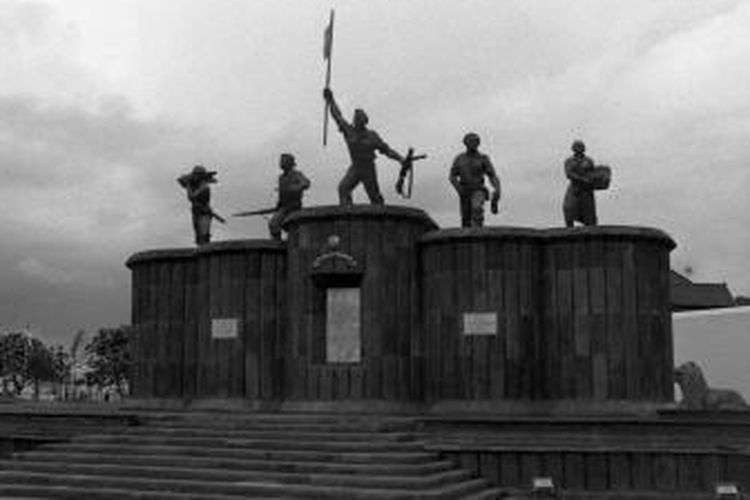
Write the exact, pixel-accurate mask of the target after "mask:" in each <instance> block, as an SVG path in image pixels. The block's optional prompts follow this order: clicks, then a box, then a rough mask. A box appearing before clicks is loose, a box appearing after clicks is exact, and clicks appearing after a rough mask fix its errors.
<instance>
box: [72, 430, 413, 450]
mask: <svg viewBox="0 0 750 500" xmlns="http://www.w3.org/2000/svg"><path fill="white" fill-rule="evenodd" d="M70 442H71V443H97V444H115V443H116V444H123V445H126V444H151V445H166V446H212V447H215V448H219V447H222V448H261V449H274V450H318V451H360V452H366V451H375V452H399V451H401V452H403V451H422V450H423V443H421V442H419V441H410V442H398V441H396V442H380V441H328V440H327V439H325V438H320V439H318V440H301V439H294V438H293V437H290V438H289V439H262V438H258V439H244V438H233V437H220V436H215V437H173V436H158V435H145V436H138V435H128V434H93V435H80V436H75V437H73V438H71V440H70Z"/></svg>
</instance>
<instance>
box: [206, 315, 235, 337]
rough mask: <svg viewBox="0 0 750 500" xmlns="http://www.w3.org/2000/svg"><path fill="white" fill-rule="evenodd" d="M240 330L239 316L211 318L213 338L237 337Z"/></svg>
mask: <svg viewBox="0 0 750 500" xmlns="http://www.w3.org/2000/svg"><path fill="white" fill-rule="evenodd" d="M238 331H239V320H238V319H237V318H215V319H211V338H212V339H236V338H237V337H238V334H237V332H238Z"/></svg>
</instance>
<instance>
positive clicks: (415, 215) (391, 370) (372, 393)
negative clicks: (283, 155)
mask: <svg viewBox="0 0 750 500" xmlns="http://www.w3.org/2000/svg"><path fill="white" fill-rule="evenodd" d="M436 227H437V225H436V224H435V223H434V222H433V221H432V219H430V218H429V217H428V216H427V214H425V213H424V212H423V211H421V210H417V209H413V208H407V207H393V206H372V205H355V206H352V207H338V206H330V207H315V208H308V209H303V210H300V211H299V212H296V213H295V214H293V215H292V216H291V217H290V218H289V219H288V220H287V221H286V229H287V230H288V231H289V240H288V249H289V252H288V259H289V260H288V266H289V274H288V288H287V293H288V295H287V296H288V317H289V329H288V332H289V337H288V341H289V344H288V350H287V353H288V356H289V360H290V364H289V372H288V376H287V382H288V387H287V391H288V392H287V397H289V398H290V399H300V400H305V399H308V400H309V399H313V400H317V399H322V400H337V399H360V398H367V399H386V400H396V399H400V400H404V399H406V400H408V399H415V400H419V399H421V397H422V396H421V385H422V384H421V383H422V378H423V377H422V366H421V361H422V360H421V355H420V352H419V349H418V346H416V345H413V343H415V342H416V332H417V330H418V324H419V314H420V313H419V275H418V268H419V265H418V262H417V258H418V256H417V241H418V240H419V238H420V237H421V236H422V234H424V233H425V232H426V231H429V230H432V229H435V228H436ZM332 235H336V236H338V237H339V238H340V248H339V251H340V252H341V253H342V254H345V255H348V256H351V258H352V259H354V261H356V263H357V266H356V269H353V271H352V272H353V273H357V274H361V283H360V285H359V301H360V305H361V318H360V340H361V361H360V362H358V363H329V362H326V323H325V321H326V310H325V308H326V288H328V287H329V286H335V283H331V282H329V283H327V284H325V285H321V284H319V283H316V282H315V279H314V273H313V271H314V263H315V261H316V259H318V258H319V257H321V256H323V255H325V254H326V252H327V250H326V244H327V241H328V238H329V237H330V236H332ZM342 262H343V260H342ZM341 265H342V264H341V263H335V262H334V267H335V266H341ZM332 271H335V269H333V270H332ZM355 277H356V275H355ZM344 282H346V283H351V281H350V280H348V279H345V280H344Z"/></svg>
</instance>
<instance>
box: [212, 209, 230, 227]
mask: <svg viewBox="0 0 750 500" xmlns="http://www.w3.org/2000/svg"><path fill="white" fill-rule="evenodd" d="M211 217H212V218H214V219H216V220H217V221H219V222H221V223H222V224H226V223H227V220H226V219H225V218H224V217H222V216H221V215H219V214H217V213H216V212H214V211H213V209H211Z"/></svg>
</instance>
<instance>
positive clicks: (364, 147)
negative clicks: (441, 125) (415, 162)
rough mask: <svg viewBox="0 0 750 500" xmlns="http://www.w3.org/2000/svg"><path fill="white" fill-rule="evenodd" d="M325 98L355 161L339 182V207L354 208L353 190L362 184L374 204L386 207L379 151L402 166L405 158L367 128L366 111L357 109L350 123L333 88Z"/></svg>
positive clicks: (327, 90) (326, 91)
mask: <svg viewBox="0 0 750 500" xmlns="http://www.w3.org/2000/svg"><path fill="white" fill-rule="evenodd" d="M323 98H324V99H325V100H326V102H328V104H329V107H330V110H331V116H333V119H334V120H335V121H336V124H337V125H338V127H339V131H340V132H341V134H342V135H343V136H344V140H345V141H346V146H347V147H348V148H349V156H350V157H351V160H352V164H351V165H350V166H349V169H348V170H347V171H346V174H345V175H344V178H343V179H341V182H340V183H339V188H338V191H339V204H340V205H351V204H352V203H353V202H352V191H354V188H356V187H357V185H358V184H359V183H360V182H361V183H362V184H364V186H365V191H367V196H368V197H369V198H370V203H372V204H374V205H382V204H383V195H382V194H381V193H380V187H379V186H378V177H377V173H376V172H375V152H376V151H377V152H379V153H381V154H384V155H385V156H387V157H388V158H390V159H392V160H396V161H397V162H399V163H400V164H402V165H403V164H404V157H403V156H401V155H400V154H398V153H397V152H396V151H394V150H393V149H391V147H390V146H388V144H386V143H385V141H383V139H381V138H380V136H379V135H378V134H377V133H376V132H375V131H374V130H370V129H368V128H367V122H368V118H367V114H366V113H365V112H364V111H363V110H361V109H355V110H354V116H353V117H352V123H351V124H350V123H348V122H347V121H346V120H345V119H344V117H343V116H342V115H341V110H340V109H339V107H338V105H337V104H336V101H335V99H334V98H333V92H332V91H331V89H329V88H327V87H326V88H325V89H324V90H323Z"/></svg>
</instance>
